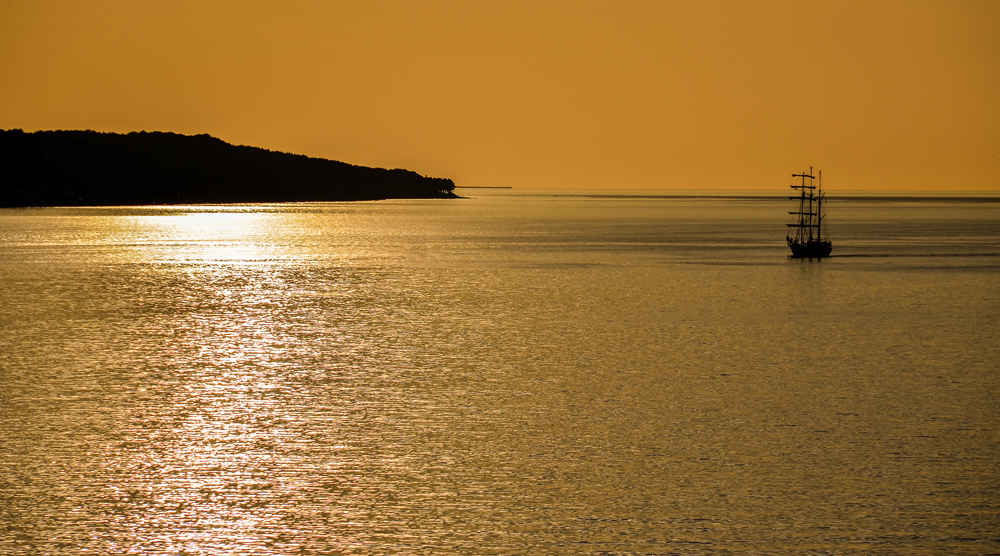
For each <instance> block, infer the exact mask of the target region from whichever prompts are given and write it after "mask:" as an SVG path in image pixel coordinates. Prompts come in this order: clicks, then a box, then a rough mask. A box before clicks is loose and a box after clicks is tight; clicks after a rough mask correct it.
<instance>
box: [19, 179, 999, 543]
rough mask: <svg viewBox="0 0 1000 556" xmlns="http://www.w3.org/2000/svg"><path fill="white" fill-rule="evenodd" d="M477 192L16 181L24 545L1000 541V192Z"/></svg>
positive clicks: (21, 528) (21, 524)
mask: <svg viewBox="0 0 1000 556" xmlns="http://www.w3.org/2000/svg"><path fill="white" fill-rule="evenodd" d="M469 192H470V193H472V197H473V198H472V199H465V200H455V201H393V202H377V203H348V204H306V205H292V206H282V205H273V206H266V205H254V206H228V207H170V208H110V209H43V210H19V211H16V210H6V211H0V257H2V258H0V260H2V261H3V264H2V266H0V552H2V553H12V554H34V553H55V554H59V553H66V554H69V553H79V552H92V553H171V554H177V553H184V552H187V553H197V554H268V553H273V554H290V553H314V554H340V553H413V554H422V553H426V554H440V553H462V554H472V553H477V554H513V553H516V554H527V553H574V554H575V553H594V554H596V553H635V554H664V553H680V554H686V553H690V554H698V553H723V552H727V551H728V552H741V553H821V554H847V553H851V554H861V553H879V554H940V553H953V554H955V553H958V554H961V553H965V554H982V553H990V552H1000V534H998V531H1000V503H998V500H1000V497H998V495H1000V492H998V486H997V485H998V484H1000V480H998V473H997V469H998V464H1000V436H998V434H997V430H998V428H997V427H998V421H1000V413H998V409H1000V408H998V402H997V398H996V395H995V392H996V391H997V386H998V384H997V383H998V380H1000V379H998V375H997V373H996V364H995V361H996V360H997V357H998V355H1000V353H998V351H1000V350H998V347H997V342H996V339H997V331H998V328H997V326H998V325H997V324H996V315H997V314H998V308H1000V304H998V299H1000V295H998V294H1000V282H998V281H997V276H998V269H1000V225H998V222H1000V219H998V218H997V217H998V215H1000V214H998V210H997V207H998V206H1000V205H998V204H996V203H982V202H967V203H957V202H949V203H926V202H914V201H909V200H901V201H899V202H889V201H879V202H869V201H864V202H863V201H857V200H855V201H851V202H850V203H848V202H847V201H840V202H839V203H838V202H836V201H832V202H831V203H830V209H829V210H830V211H831V214H832V215H836V218H834V216H831V223H832V226H833V229H834V230H835V236H834V240H835V242H836V250H835V254H837V255H840V256H839V257H834V258H831V259H828V260H825V261H822V262H821V263H817V262H808V261H792V260H788V259H786V258H785V252H784V250H785V248H784V246H783V244H782V242H783V237H784V235H783V234H784V225H783V224H784V220H783V218H784V210H785V208H786V207H785V206H784V204H783V203H782V202H781V201H777V200H767V199H750V200H747V199H695V198H669V197H658V196H652V197H640V196H624V197H615V196H593V195H589V196H588V195H581V196H567V195H547V194H537V193H518V192H504V191H500V192H488V191H487V192H484V191H476V190H470V191H469ZM838 204H839V205H840V206H839V207H838ZM838 209H839V210H838Z"/></svg>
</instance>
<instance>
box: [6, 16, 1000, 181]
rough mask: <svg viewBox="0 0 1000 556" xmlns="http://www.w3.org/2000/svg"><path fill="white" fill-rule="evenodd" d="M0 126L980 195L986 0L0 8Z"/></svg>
mask: <svg viewBox="0 0 1000 556" xmlns="http://www.w3.org/2000/svg"><path fill="white" fill-rule="evenodd" d="M0 128H6V129H9V128H22V129H24V130H26V131H33V130H38V129H95V130H100V131H119V132H125V131H132V130H148V131H153V130H160V131H174V132H178V133H186V134H195V133H209V134H211V135H214V136H216V137H219V138H221V139H223V140H225V141H228V142H230V143H236V144H245V145H254V146H260V147H265V148H268V149H273V150H281V151H289V152H295V153H301V154H307V155H310V156H320V157H325V158H333V159H337V160H343V161H345V162H350V163H354V164H363V165H369V166H382V167H404V168H409V169H412V170H415V171H417V172H420V173H422V174H426V175H433V176H443V177H451V178H453V179H454V180H455V181H456V182H457V183H458V184H459V185H488V186H512V187H517V188H546V187H558V188H566V187H585V188H668V189H698V188H713V189H738V188H746V189H776V188H784V187H785V186H786V185H787V182H788V180H789V179H790V178H789V174H790V173H792V172H794V171H799V170H802V169H805V168H807V167H808V166H809V165H812V166H815V167H816V168H820V169H823V173H824V185H826V186H827V187H828V188H829V189H831V190H836V189H864V190H880V189H942V190H943V189H957V190H961V189H987V190H1000V2H995V1H991V0H990V1H972V2H963V1H956V0H946V1H935V2H926V1H919V0H904V1H899V2H895V1H892V2H890V1H878V0H865V1H853V0H838V1H831V2H824V1H808V2H803V1H800V0H795V1H752V0H746V1H743V0H739V1H737V0H733V1H711V0H699V1H685V2H679V1H628V0H623V1H610V0H609V1H600V2H598V1H586V0H567V1H543V0H530V1H520V0H503V1H495V2H493V1H485V0H467V1H454V0H420V1H389V0H386V1H381V0H374V1H373V0H365V1H357V2H341V1H320V0H316V1H296V0H282V1H273V2H263V1H253V0H232V1H226V0H217V1H216V0H194V1H187V0H169V1H167V0H164V1H159V2H153V1H148V2H147V1H142V2H139V1H135V0H121V1H111V0H108V1H92V0H68V1H46V0H24V1H20V0H17V1H13V0H0Z"/></svg>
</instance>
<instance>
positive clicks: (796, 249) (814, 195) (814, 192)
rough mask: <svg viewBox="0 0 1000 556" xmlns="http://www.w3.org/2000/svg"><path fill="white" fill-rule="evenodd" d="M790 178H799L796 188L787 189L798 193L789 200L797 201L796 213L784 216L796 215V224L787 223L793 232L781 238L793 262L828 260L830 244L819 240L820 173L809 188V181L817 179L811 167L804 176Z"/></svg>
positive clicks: (821, 200) (794, 175)
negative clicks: (786, 245)
mask: <svg viewBox="0 0 1000 556" xmlns="http://www.w3.org/2000/svg"><path fill="white" fill-rule="evenodd" d="M792 177H793V178H801V179H802V181H801V183H799V184H798V185H795V184H793V185H792V186H791V188H792V189H797V190H799V192H800V193H799V195H796V196H794V197H789V198H790V199H792V200H793V201H798V202H799V203H798V210H794V211H789V213H788V214H794V215H797V216H798V220H797V221H796V222H794V223H792V224H788V227H789V228H795V233H794V234H789V235H788V236H787V237H786V238H785V239H786V240H787V241H788V247H789V248H790V249H791V250H792V257H794V258H797V259H805V258H809V259H819V258H822V257H829V256H830V252H831V251H833V244H832V243H830V242H829V241H828V240H825V239H823V189H822V186H823V172H820V173H819V179H818V181H817V182H816V183H817V185H813V180H816V179H817V178H816V176H813V175H812V167H811V166H810V167H809V173H808V174H806V173H805V172H803V173H801V174H792ZM806 180H809V181H808V182H807V181H806Z"/></svg>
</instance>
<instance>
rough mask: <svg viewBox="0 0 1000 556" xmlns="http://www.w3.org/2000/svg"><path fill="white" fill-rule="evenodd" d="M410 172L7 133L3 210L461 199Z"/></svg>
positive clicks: (144, 141) (118, 140) (147, 138)
mask: <svg viewBox="0 0 1000 556" xmlns="http://www.w3.org/2000/svg"><path fill="white" fill-rule="evenodd" d="M454 189H455V183H454V182H453V181H452V180H450V179H446V178H429V177H424V176H421V175H419V174H417V173H416V172H413V171H410V170H402V169H394V170H387V169H383V168H368V167H364V166H354V165H351V164H347V163H344V162H338V161H335V160H327V159H322V158H310V157H307V156H303V155H296V154H289V153H282V152H275V151H269V150H266V149H261V148H257V147H246V146H236V145H231V144H229V143H226V142H224V141H222V140H220V139H217V138H215V137H212V136H209V135H194V136H189V135H180V134H176V133H166V132H149V133H147V132H132V133H128V134H118V133H100V132H96V131H36V132H34V133H25V132H23V131H21V130H18V129H15V130H0V207H43V206H115V205H174V204H212V203H282V202H310V201H312V202H315V201H362V200H379V199H434V198H456V197H457V195H455V192H454Z"/></svg>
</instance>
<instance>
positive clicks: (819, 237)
mask: <svg viewBox="0 0 1000 556" xmlns="http://www.w3.org/2000/svg"><path fill="white" fill-rule="evenodd" d="M816 191H817V195H816V241H823V170H820V171H819V189H817V190H816Z"/></svg>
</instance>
